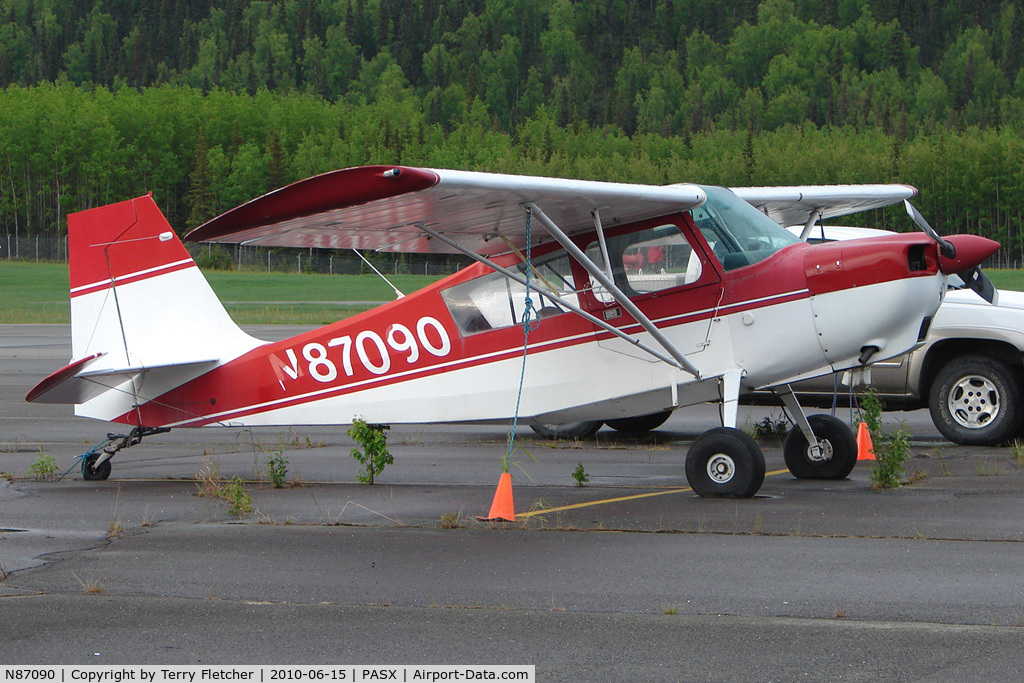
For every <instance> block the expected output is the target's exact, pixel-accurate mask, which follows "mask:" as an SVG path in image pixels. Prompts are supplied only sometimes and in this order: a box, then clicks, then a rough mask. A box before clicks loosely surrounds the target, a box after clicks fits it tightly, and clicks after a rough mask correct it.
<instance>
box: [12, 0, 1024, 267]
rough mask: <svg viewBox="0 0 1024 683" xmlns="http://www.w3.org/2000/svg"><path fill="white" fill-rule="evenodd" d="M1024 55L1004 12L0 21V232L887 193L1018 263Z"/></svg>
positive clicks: (651, 0) (925, 8) (279, 4)
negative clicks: (449, 200)
mask: <svg viewBox="0 0 1024 683" xmlns="http://www.w3.org/2000/svg"><path fill="white" fill-rule="evenodd" d="M1022 50H1024V9H1022V8H1021V7H1020V6H1019V3H1017V2H1013V1H1010V0H973V1H972V2H970V3H967V2H965V1H964V0H946V1H945V2H939V1H937V0H924V1H921V0H919V1H916V2H914V1H911V0H896V1H892V0H889V1H882V0H763V1H762V2H757V1H756V0H739V1H736V2H729V3H721V2H720V1H719V0H646V1H643V2H637V1H630V0H598V1H589V2H573V1H570V0H554V1H547V0H453V1H451V2H440V3H439V2H435V1H432V0H264V1H257V0H253V1H248V2H246V1H237V0H235V1H232V0H188V1H172V0H160V1H159V2H152V1H150V2H142V1H141V0H105V1H100V0H0V85H2V86H4V90H3V91H0V231H5V230H6V231H11V232H18V233H19V234H36V233H39V232H52V231H59V230H61V229H62V222H63V216H64V215H65V214H66V213H67V212H69V211H73V210H78V209H81V208H86V207H89V206H93V205H97V204H101V203H106V202H109V201H114V200H119V199H123V198H126V197H129V196H132V195H136V194H140V193H142V192H146V191H153V192H154V194H155V196H156V198H157V200H158V202H159V203H160V204H161V206H162V207H163V208H164V209H165V211H166V212H167V213H168V216H169V218H171V220H172V223H174V224H175V226H176V227H178V228H179V229H185V228H186V227H192V226H194V225H197V224H198V223H200V222H202V221H203V220H206V219H208V218H210V217H212V216H213V215H216V213H218V212H220V211H223V210H225V209H227V208H230V207H232V206H234V205H236V204H238V203H240V202H242V201H245V200H247V199H249V198H251V197H253V196H256V195H258V194H260V193H262V192H265V191H267V190H269V189H272V188H274V187H278V186H280V185H282V184H284V183H287V182H291V181H294V180H297V179H300V178H303V177H306V176H308V175H311V174H313V173H317V172H322V171H326V170H331V169H334V168H340V167H344V166H350V165H357V164H367V163H405V164H429V165H435V166H443V167H457V168H470V169H478V170H492V171H506V172H525V173H534V174H550V175H574V176H580V177H588V178H601V179H609V180H631V181H639V182H652V183H663V182H678V181H698V182H709V183H722V184H734V185H736V184H778V183H828V182H890V181H896V182H907V183H910V184H914V185H916V186H917V187H918V188H919V189H921V191H922V197H921V198H920V202H919V204H920V205H921V208H922V210H924V211H925V212H926V213H927V214H928V216H929V218H930V219H931V220H933V222H934V223H936V224H937V225H941V226H943V227H946V228H954V227H955V228H956V229H958V230H962V229H969V230H972V231H977V232H982V233H984V234H988V235H992V236H994V237H996V238H998V239H1001V240H1002V241H1003V242H1004V245H1005V246H1006V249H1007V251H1008V252H1010V253H1014V254H1021V255H1024V244H1022V241H1021V238H1020V235H1019V230H1020V226H1021V225H1022V221H1024V216H1022V214H1024V202H1022V201H1021V199H1020V198H1021V197H1022V196H1024V194H1022V191H1024V154H1022V151H1024V150H1022V149H1021V148H1022V143H1021V137H1022V133H1024V71H1022V68H1021V67H1022V59H1024V58H1022V54H1021V51H1022ZM873 220H876V221H882V222H885V221H893V222H895V221H896V214H895V213H891V214H886V215H883V216H880V217H876V218H874V219H873Z"/></svg>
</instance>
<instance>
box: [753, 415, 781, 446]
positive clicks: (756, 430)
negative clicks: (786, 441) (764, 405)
mask: <svg viewBox="0 0 1024 683" xmlns="http://www.w3.org/2000/svg"><path fill="white" fill-rule="evenodd" d="M744 431H746V430H744ZM788 431H789V421H788V420H786V418H785V417H778V418H777V417H774V416H772V415H766V416H765V417H764V419H763V420H761V421H760V422H755V423H754V424H753V425H751V426H750V432H749V434H750V435H751V436H752V437H754V438H755V439H758V440H761V441H763V440H765V439H782V438H784V437H785V436H786V432H788Z"/></svg>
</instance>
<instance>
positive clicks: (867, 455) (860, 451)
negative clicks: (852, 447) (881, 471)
mask: <svg viewBox="0 0 1024 683" xmlns="http://www.w3.org/2000/svg"><path fill="white" fill-rule="evenodd" d="M874 459H875V447H874V446H873V445H872V444H871V432H869V431H868V425H867V423H866V422H861V423H860V424H859V425H858V426H857V460H874Z"/></svg>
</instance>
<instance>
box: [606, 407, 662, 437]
mask: <svg viewBox="0 0 1024 683" xmlns="http://www.w3.org/2000/svg"><path fill="white" fill-rule="evenodd" d="M671 415H672V411H671V410H665V411H663V412H660V413H651V414H650V415H640V416H639V417H622V418H619V419H617V420H605V421H604V423H605V424H606V425H608V426H609V427H611V428H612V429H614V430H615V431H617V432H649V431H652V430H655V429H657V428H658V427H660V426H661V425H663V424H665V420H667V419H668V418H669V417H670V416H671Z"/></svg>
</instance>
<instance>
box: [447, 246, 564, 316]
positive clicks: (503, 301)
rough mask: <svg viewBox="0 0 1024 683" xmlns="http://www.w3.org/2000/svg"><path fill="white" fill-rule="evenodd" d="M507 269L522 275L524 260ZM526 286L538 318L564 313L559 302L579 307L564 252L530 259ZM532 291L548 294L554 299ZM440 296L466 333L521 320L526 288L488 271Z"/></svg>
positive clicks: (524, 270)
mask: <svg viewBox="0 0 1024 683" xmlns="http://www.w3.org/2000/svg"><path fill="white" fill-rule="evenodd" d="M510 268H511V269H512V270H516V271H517V272H518V273H519V274H520V275H522V276H523V277H524V278H525V277H526V264H525V263H519V264H517V265H516V266H514V267H510ZM530 287H531V290H532V291H531V292H530V300H531V302H532V305H533V308H534V310H535V312H536V314H537V317H538V318H540V319H544V318H548V317H552V316H555V315H561V314H562V313H565V312H567V311H568V310H569V309H568V308H566V307H565V306H561V305H559V303H558V302H560V301H567V302H569V303H570V304H572V305H575V306H579V296H578V294H577V292H576V289H575V287H574V285H573V278H572V267H571V265H570V261H569V256H568V255H567V254H566V253H565V252H564V251H557V252H555V253H553V254H550V255H548V256H546V257H541V258H539V259H535V260H534V261H533V269H532V270H531V271H530ZM536 290H544V291H546V292H548V293H550V294H551V295H553V298H554V301H552V299H551V298H548V297H545V296H542V295H541V294H540V293H539V292H538V291H536ZM441 298H442V299H443V300H444V302H445V304H446V305H447V306H448V310H449V312H450V313H451V315H452V319H453V320H454V321H455V324H456V326H458V328H459V330H460V331H461V332H462V335H463V336H468V335H473V334H478V333H480V332H487V331H488V330H496V329H501V328H503V327H509V326H511V325H516V324H518V323H520V322H522V320H523V311H524V308H525V306H526V287H524V286H523V285H521V284H519V283H518V282H515V281H513V280H510V279H509V278H506V277H505V276H504V275H502V274H501V273H490V274H488V275H484V276H482V277H478V278H476V279H474V280H470V281H469V282H463V283H462V284H460V285H455V286H454V287H449V288H448V289H446V290H443V291H442V292H441Z"/></svg>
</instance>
